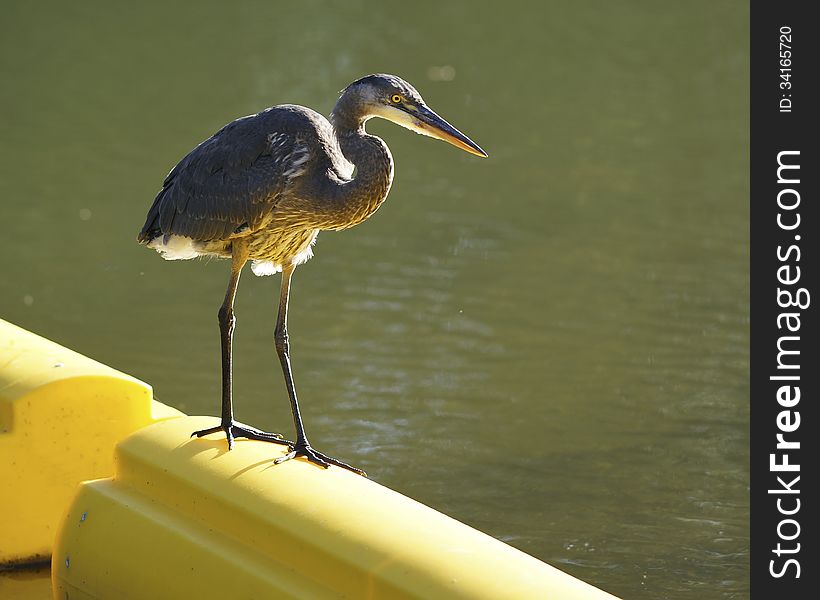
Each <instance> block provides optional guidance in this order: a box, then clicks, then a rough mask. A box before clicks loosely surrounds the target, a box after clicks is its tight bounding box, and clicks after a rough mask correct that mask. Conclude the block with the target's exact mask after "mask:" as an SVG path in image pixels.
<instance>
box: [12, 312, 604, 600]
mask: <svg viewBox="0 0 820 600" xmlns="http://www.w3.org/2000/svg"><path fill="white" fill-rule="evenodd" d="M216 422H217V421H216V420H215V419H213V418H210V417H186V416H184V415H182V413H180V412H179V411H176V410H174V409H172V408H170V407H167V406H165V405H163V404H160V403H158V402H156V401H154V400H153V399H152V392H151V388H150V386H148V385H147V384H145V383H143V382H141V381H138V380H136V379H134V378H133V377H130V376H128V375H125V374H123V373H120V372H118V371H115V370H114V369H111V368H110V367H106V366H105V365H102V364H100V363H98V362H96V361H93V360H91V359H89V358H86V357H84V356H81V355H79V354H77V353H75V352H72V351H71V350H67V349H66V348H63V347H61V346H58V345H57V344H54V343H53V342H50V341H48V340H45V339H43V338H41V337H39V336H36V335H34V334H32V333H29V332H27V331H25V330H23V329H20V328H18V327H15V326H13V325H11V324H9V323H6V322H5V321H2V320H0V488H1V491H2V493H0V568H3V567H4V566H9V565H19V564H23V563H27V564H31V563H36V562H38V561H40V562H42V561H45V560H48V558H49V556H50V555H51V554H52V550H53V557H52V560H51V568H52V572H51V575H52V593H53V598H54V599H55V600H56V599H59V600H64V599H66V598H70V599H71V600H80V599H92V598H93V599H112V600H128V599H135V600H136V599H143V598H151V599H156V600H162V599H166V598H167V599H178V598H276V599H277V600H284V599H287V598H305V599H310V600H314V599H315V600H323V599H325V598H366V599H376V598H384V599H389V600H394V599H395V600H402V599H407V598H416V599H437V598H463V599H475V600H478V599H493V600H495V599H502V598H503V599H505V600H506V599H515V598H522V599H523V598H526V599H541V598H545V599H553V600H569V599H572V600H593V599H596V600H598V599H600V600H604V599H612V598H614V597H613V596H611V595H609V594H607V593H606V592H603V591H601V590H599V589H597V588H595V587H593V586H591V585H589V584H587V583H584V582H582V581H580V580H578V579H575V578H573V577H571V576H570V575H567V574H566V573H563V572H562V571H559V570H557V569H555V568H553V567H551V566H549V565H547V564H545V563H543V562H541V561H539V560H537V559H535V558H533V557H531V556H529V555H527V554H524V553H523V552H520V551H518V550H516V549H514V548H512V547H511V546H508V545H506V544H504V543H502V542H500V541H498V540H495V539H493V538H491V537H490V536H487V535H485V534H483V533H481V532H479V531H477V530H475V529H472V528H471V527H468V526H467V525H464V524H462V523H459V522H458V521H455V520H453V519H451V518H450V517H447V516H445V515H443V514H441V513H439V512H437V511H435V510H433V509H431V508H429V507H427V506H424V505H422V504H419V503H418V502H416V501H414V500H411V499H410V498H407V497H405V496H402V495H401V494H399V493H397V492H394V491H392V490H390V489H387V488H385V487H383V486H381V485H379V484H377V483H375V482H373V481H371V480H368V479H365V478H363V477H360V476H358V475H355V474H353V473H351V472H349V471H346V470H344V469H339V468H336V467H331V468H330V469H327V470H325V469H322V468H320V467H317V466H316V465H313V464H310V463H308V462H307V461H305V460H301V459H299V460H292V461H288V462H285V463H283V464H280V465H275V464H274V463H273V461H274V459H275V458H276V457H277V456H281V455H282V454H283V452H284V447H282V446H276V445H273V444H266V443H264V442H253V441H248V440H237V442H236V444H235V448H234V450H233V451H231V452H228V451H227V448H226V444H225V439H224V436H221V435H214V436H209V437H207V438H203V439H191V438H190V434H191V432H192V431H195V430H198V429H204V428H207V427H209V426H212V425H214V424H216ZM115 447H116V449H115V450H114V448H115ZM103 477H104V478H105V479H94V478H103ZM88 479H94V480H92V481H85V482H84V483H82V484H80V482H81V481H83V480H88ZM78 485H79V490H78V488H77V486H78ZM72 498H73V500H72ZM66 510H67V512H66ZM55 531H56V532H57V536H56V539H55V536H54V533H55Z"/></svg>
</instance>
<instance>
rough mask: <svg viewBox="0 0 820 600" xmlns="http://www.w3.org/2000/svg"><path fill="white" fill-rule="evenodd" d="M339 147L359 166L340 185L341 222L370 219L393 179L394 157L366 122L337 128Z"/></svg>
mask: <svg viewBox="0 0 820 600" xmlns="http://www.w3.org/2000/svg"><path fill="white" fill-rule="evenodd" d="M336 133H337V136H338V140H339V147H340V148H341V150H342V154H344V156H345V158H346V159H347V160H349V161H350V162H351V163H353V165H354V166H355V167H356V172H355V176H354V177H353V179H351V180H350V181H348V182H345V183H343V184H342V185H340V186H339V188H338V197H337V209H338V211H339V215H338V216H339V224H338V226H336V227H334V229H347V228H348V227H353V226H354V225H357V224H359V223H361V222H362V221H364V220H365V219H367V218H368V217H369V216H370V215H372V214H373V213H374V212H376V210H377V209H378V208H379V206H381V203H382V202H384V200H385V198H387V193H388V192H389V191H390V184H391V183H392V182H393V157H392V156H391V155H390V150H389V149H388V148H387V144H385V143H384V142H383V141H382V140H381V139H379V138H378V137H376V136H374V135H369V134H368V133H367V132H365V130H364V124H361V125H359V126H358V127H351V128H338V129H337V130H336Z"/></svg>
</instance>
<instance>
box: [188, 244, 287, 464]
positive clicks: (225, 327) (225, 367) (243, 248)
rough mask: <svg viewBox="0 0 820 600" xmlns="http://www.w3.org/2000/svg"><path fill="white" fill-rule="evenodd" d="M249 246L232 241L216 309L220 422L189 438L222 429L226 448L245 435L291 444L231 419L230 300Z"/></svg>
mask: <svg viewBox="0 0 820 600" xmlns="http://www.w3.org/2000/svg"><path fill="white" fill-rule="evenodd" d="M248 252H249V251H248V245H247V243H246V242H244V241H242V240H234V241H233V243H232V244H231V258H232V261H231V278H230V280H229V281H228V290H227V291H226V292H225V300H224V301H223V302H222V306H221V307H220V308H219V332H220V334H221V340H222V423H221V424H220V425H219V426H218V427H211V428H210V429H203V430H201V431H195V432H194V433H192V434H191V437H193V436H197V437H202V436H204V435H208V434H210V433H216V432H217V431H224V432H225V436H226V437H227V439H228V450H231V449H232V448H233V440H234V438H237V437H244V438H248V439H252V440H260V441H265V442H275V443H278V444H284V445H287V446H293V444H292V443H291V442H288V441H287V440H283V439H282V436H281V435H279V434H277V433H267V432H264V431H260V430H259V429H256V428H254V427H249V426H247V425H244V424H241V423H237V422H236V421H234V419H233V399H232V395H233V376H232V370H233V369H232V367H233V357H232V347H233V330H234V328H235V327H236V317H235V316H234V314H233V303H234V300H235V298H236V288H237V286H238V285H239V276H240V274H241V273H242V267H244V266H245V263H246V262H247V261H248Z"/></svg>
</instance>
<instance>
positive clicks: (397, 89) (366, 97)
mask: <svg viewBox="0 0 820 600" xmlns="http://www.w3.org/2000/svg"><path fill="white" fill-rule="evenodd" d="M333 117H334V122H342V123H345V124H347V125H348V126H353V125H355V126H359V125H361V124H362V123H364V122H365V121H367V119H370V118H371V117H381V118H382V119H387V120H388V121H393V123H396V124H397V125H401V126H402V127H406V128H407V129H409V130H411V131H415V132H416V133H420V134H421V135H426V136H429V137H434V138H437V139H439V140H444V141H445V142H448V143H450V144H452V145H453V146H456V147H457V148H461V149H462V150H465V151H467V152H469V153H470V154H475V155H476V156H481V157H486V156H487V153H486V152H484V150H482V149H481V147H480V146H479V145H478V144H476V143H475V142H474V141H472V140H471V139H470V138H468V137H467V136H466V135H464V134H463V133H461V132H460V131H459V130H458V129H456V128H455V127H453V126H452V125H450V124H449V123H448V122H447V121H445V120H444V119H443V118H441V117H440V116H438V115H437V114H436V113H435V112H434V111H433V110H432V109H431V108H430V107H428V106H427V105H426V104H425V103H424V100H423V99H422V97H421V94H419V93H418V91H417V90H416V88H414V87H413V86H412V85H410V84H409V83H407V82H406V81H404V80H403V79H402V78H401V77H396V76H395V75H386V74H383V73H379V74H376V75H368V76H367V77H362V78H361V79H359V80H357V81H354V82H353V83H351V84H350V85H349V86H347V87H346V88H345V89H344V90H342V93H341V96H339V101H338V102H337V103H336V107H335V108H334V109H333Z"/></svg>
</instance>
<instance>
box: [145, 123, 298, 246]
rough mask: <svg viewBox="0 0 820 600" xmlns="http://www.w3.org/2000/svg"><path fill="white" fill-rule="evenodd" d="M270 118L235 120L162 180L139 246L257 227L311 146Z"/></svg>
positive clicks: (216, 237)
mask: <svg viewBox="0 0 820 600" xmlns="http://www.w3.org/2000/svg"><path fill="white" fill-rule="evenodd" d="M272 116H275V115H271V112H270V111H267V112H263V113H259V114H257V115H252V116H249V117H243V118H242V119H237V120H236V121H233V122H232V123H229V124H228V125H226V126H225V127H223V128H222V129H220V130H219V131H218V132H216V133H215V134H214V135H213V136H211V137H210V138H208V139H207V140H205V141H204V142H202V143H201V144H199V145H198V146H197V147H196V148H194V149H193V150H192V151H191V152H190V153H189V154H188V155H187V156H186V157H185V158H183V159H182V160H181V161H180V162H179V164H177V166H175V167H174V168H173V169H172V170H171V172H170V173H169V174H168V176H167V177H166V178H165V182H164V183H163V185H162V189H161V190H160V191H159V193H158V194H157V197H156V199H155V200H154V204H153V206H152V207H151V210H150V211H149V212H148V217H147V219H146V222H145V225H144V226H143V228H142V231H141V232H140V235H139V239H140V241H143V242H145V241H150V240H151V239H153V238H154V237H156V236H158V235H160V234H165V235H167V234H175V235H182V236H186V237H190V238H192V239H195V240H200V241H209V240H220V239H226V238H228V237H230V236H231V235H233V234H234V233H236V232H237V231H238V230H241V229H244V228H246V227H250V228H252V229H253V228H255V226H256V225H257V224H258V223H259V222H260V221H261V220H262V219H263V217H264V216H265V215H266V214H268V213H269V212H270V211H271V210H273V208H274V207H275V205H276V201H277V198H279V197H280V196H281V194H282V192H283V191H285V189H286V188H287V186H288V184H289V183H290V181H291V180H292V179H293V178H294V177H297V176H298V175H300V174H301V172H302V170H303V168H304V165H305V163H307V161H308V160H309V159H310V148H309V146H308V145H307V144H305V143H304V142H302V141H301V139H300V137H299V136H298V134H296V133H294V132H293V131H292V128H290V127H288V126H287V125H288V124H287V123H279V122H277V121H279V119H272V118H271V117H272ZM277 126H279V127H277ZM277 129H283V130H284V131H282V130H277ZM288 130H290V131H288Z"/></svg>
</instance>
